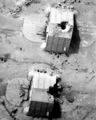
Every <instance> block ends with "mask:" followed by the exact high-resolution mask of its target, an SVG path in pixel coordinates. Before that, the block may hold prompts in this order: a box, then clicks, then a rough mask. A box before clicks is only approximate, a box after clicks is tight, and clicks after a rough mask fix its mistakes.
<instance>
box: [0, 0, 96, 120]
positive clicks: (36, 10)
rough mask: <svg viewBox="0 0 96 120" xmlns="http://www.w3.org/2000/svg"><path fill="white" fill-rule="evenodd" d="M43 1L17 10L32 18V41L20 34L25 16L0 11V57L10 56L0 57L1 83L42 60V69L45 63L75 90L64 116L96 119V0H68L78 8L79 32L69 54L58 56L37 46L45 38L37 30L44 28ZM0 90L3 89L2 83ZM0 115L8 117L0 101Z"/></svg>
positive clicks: (23, 74) (79, 119)
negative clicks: (5, 13)
mask: <svg viewBox="0 0 96 120" xmlns="http://www.w3.org/2000/svg"><path fill="white" fill-rule="evenodd" d="M53 2H54V0H53V1H49V3H51V4H52V3H53ZM46 3H47V2H44V1H43V0H42V2H40V3H38V4H32V5H31V6H29V7H28V8H24V10H23V12H21V13H20V15H22V16H23V18H24V17H26V16H29V15H30V16H31V18H30V20H33V22H34V29H33V31H32V33H34V35H33V36H32V39H33V41H35V39H36V42H31V41H29V40H28V39H26V37H24V35H23V34H22V27H23V22H24V20H20V19H16V18H11V19H10V18H9V17H8V16H4V15H2V13H1V15H0V57H2V56H4V55H5V54H8V55H9V58H8V60H7V61H6V62H4V61H2V60H1V61H0V80H1V83H0V84H1V85H3V82H4V83H6V82H7V81H9V80H11V79H13V78H18V77H25V78H26V76H27V72H28V70H29V68H30V67H31V66H33V64H34V65H36V67H37V66H38V67H40V66H41V65H42V64H43V63H44V64H45V65H44V69H46V67H47V69H48V71H50V70H54V71H55V73H59V74H60V75H61V76H62V79H63V81H64V82H65V83H66V84H68V85H71V86H72V90H74V91H75V93H76V101H75V102H74V103H68V101H66V100H65V103H64V106H63V110H64V111H65V112H64V113H65V114H64V116H63V117H64V118H65V120H91V119H93V120H94V119H96V115H95V113H96V102H95V101H96V93H95V90H96V63H95V60H96V33H95V32H96V23H95V21H96V20H95V19H96V15H95V12H96V7H95V6H96V3H95V1H91V0H87V1H84V0H81V2H80V3H79V2H75V3H71V5H73V6H74V7H75V9H76V11H77V14H76V16H77V17H76V22H77V24H76V25H77V29H76V31H75V32H76V35H77V32H78V31H79V32H78V35H79V36H76V35H74V37H73V41H72V43H71V47H70V53H71V55H70V57H66V56H65V55H64V54H63V55H59V56H58V55H54V54H50V53H47V52H45V51H43V50H41V48H40V45H41V43H42V42H43V41H44V38H43V37H42V36H41V35H38V31H40V30H41V31H43V27H44V26H41V25H44V23H43V21H39V19H40V15H41V16H42V17H44V19H45V16H44V13H43V10H44V8H45V5H46ZM33 15H34V19H33ZM37 19H38V21H39V22H40V23H41V22H42V23H41V24H40V25H39V24H38V25H39V26H38V27H37V23H36V21H37ZM42 19H43V18H42ZM35 24H36V27H35ZM79 37H80V39H79ZM79 40H80V41H79ZM79 42H80V44H79ZM74 43H75V44H74ZM41 63H42V64H41ZM37 64H39V65H37ZM50 66H52V68H51V67H50ZM4 88H5V84H4ZM0 91H2V88H1V87H0ZM1 94H2V92H1ZM3 113H4V115H3ZM22 116H23V115H22ZM0 117H1V118H0V119H1V120H4V119H5V118H6V119H11V118H10V117H9V116H8V114H7V112H6V110H5V109H4V108H3V106H2V105H0ZM23 119H29V118H26V117H25V116H24V117H21V118H20V120H23Z"/></svg>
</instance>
